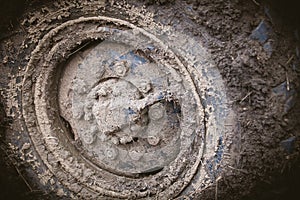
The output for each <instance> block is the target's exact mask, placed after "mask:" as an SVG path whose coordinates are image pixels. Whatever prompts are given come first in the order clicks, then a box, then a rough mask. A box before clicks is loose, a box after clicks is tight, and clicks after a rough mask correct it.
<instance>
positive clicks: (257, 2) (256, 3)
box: [252, 0, 260, 6]
mask: <svg viewBox="0 0 300 200" xmlns="http://www.w3.org/2000/svg"><path fill="white" fill-rule="evenodd" d="M252 1H253V3H255V4H256V5H257V6H259V5H260V4H259V3H258V2H257V1H255V0H252Z"/></svg>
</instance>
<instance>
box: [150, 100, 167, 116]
mask: <svg viewBox="0 0 300 200" xmlns="http://www.w3.org/2000/svg"><path fill="white" fill-rule="evenodd" d="M164 114H165V108H164V107H163V106H162V105H161V104H160V103H158V104H154V105H153V106H151V107H150V109H149V117H150V119H151V120H159V119H161V118H163V117H164Z"/></svg>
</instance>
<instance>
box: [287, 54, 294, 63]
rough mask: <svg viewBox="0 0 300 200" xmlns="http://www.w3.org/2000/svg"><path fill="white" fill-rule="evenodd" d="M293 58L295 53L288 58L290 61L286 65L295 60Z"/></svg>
mask: <svg viewBox="0 0 300 200" xmlns="http://www.w3.org/2000/svg"><path fill="white" fill-rule="evenodd" d="M293 58H294V55H292V56H291V57H290V58H289V59H288V61H286V63H285V65H288V64H289V63H290V62H291V61H292V60H293Z"/></svg>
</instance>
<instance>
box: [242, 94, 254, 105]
mask: <svg viewBox="0 0 300 200" xmlns="http://www.w3.org/2000/svg"><path fill="white" fill-rule="evenodd" d="M251 94H252V92H249V93H248V94H247V95H246V96H245V97H244V98H242V100H241V101H240V103H242V102H243V101H245V100H246V99H247V98H248V97H249V96H250V95H251Z"/></svg>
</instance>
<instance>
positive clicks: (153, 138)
mask: <svg viewBox="0 0 300 200" xmlns="http://www.w3.org/2000/svg"><path fill="white" fill-rule="evenodd" d="M107 22H109V23H110V25H109V26H108V27H107V26H105V25H106V23H107ZM87 25H88V26H87ZM121 26H122V28H120V27H121ZM77 27H81V29H80V30H81V31H80V32H78V33H76V34H72V32H73V31H76V28H77ZM61 35H65V36H66V37H63V38H62V37H61ZM71 35H72V37H71ZM99 39H100V40H101V41H102V42H100V43H99V44H98V45H97V46H96V47H93V49H92V50H90V51H89V53H87V55H85V57H84V58H83V59H82V60H81V61H80V64H78V63H77V64H78V65H76V67H75V73H74V74H73V77H72V76H71V77H70V76H63V77H61V76H60V75H59V74H60V72H61V71H62V70H61V66H62V65H64V61H66V60H67V59H68V58H69V56H70V55H72V53H73V52H74V49H76V48H77V46H78V45H80V44H83V43H84V42H90V41H94V40H99ZM99 52H100V53H101V55H100V56H99V55H97V53H98V54H99ZM112 52H113V53H116V54H118V56H115V57H112ZM177 54H178V52H177V53H174V52H173V51H172V50H171V49H170V48H169V47H168V45H166V44H164V42H163V41H161V40H160V39H158V38H157V37H155V36H154V35H152V34H151V33H149V32H147V31H145V30H144V29H141V28H138V27H136V26H135V25H133V24H130V23H129V22H127V21H123V20H119V19H113V18H108V17H89V18H79V19H76V20H72V21H68V22H66V23H64V24H62V25H60V26H59V27H57V28H55V29H54V30H52V31H50V32H49V33H48V34H47V35H46V36H45V37H44V38H43V40H41V42H40V43H39V45H38V47H37V48H36V49H35V51H34V52H33V53H32V57H31V60H30V62H29V64H28V67H27V71H26V76H25V78H24V84H23V91H24V92H23V114H24V118H25V121H26V126H27V128H28V130H29V132H30V134H31V137H32V140H33V142H34V143H35V146H36V149H37V151H38V152H39V154H40V155H41V157H42V159H43V160H44V161H46V165H47V166H48V168H49V169H50V170H51V171H52V173H56V174H58V173H60V174H63V175H62V177H68V178H66V179H63V178H62V182H63V184H65V185H66V183H64V181H67V180H69V179H72V178H75V179H76V180H77V181H78V182H79V183H78V184H79V185H81V184H82V185H85V186H86V187H88V188H90V189H91V191H95V192H98V193H100V194H101V195H106V196H111V197H116V198H132V197H146V196H149V195H150V196H151V195H153V194H160V195H161V196H164V195H167V196H168V197H174V196H177V195H178V194H179V193H180V192H182V191H183V190H184V189H185V188H186V186H187V185H188V184H190V182H192V179H193V177H194V176H195V175H197V176H201V177H202V176H204V175H203V174H205V171H201V170H199V164H200V162H201V159H202V157H203V153H204V150H205V151H206V152H205V153H206V154H207V155H210V156H214V154H212V152H214V151H215V147H216V146H215V145H213V147H207V144H208V143H207V141H206V140H207V139H208V141H210V142H211V141H218V139H219V137H220V136H222V135H223V133H222V131H220V132H218V133H216V131H215V132H214V131H212V130H211V129H207V127H205V125H206V124H207V123H208V122H210V124H211V125H212V127H214V128H215V129H217V127H218V124H217V123H224V122H215V120H217V119H215V118H214V117H213V115H212V114H211V115H209V113H208V111H206V109H205V108H207V107H208V106H209V105H210V104H211V102H213V101H220V102H217V103H216V104H215V105H217V106H220V108H217V107H213V108H214V109H222V110H223V109H224V108H223V107H221V106H224V107H225V105H222V104H220V103H223V102H224V101H225V100H224V99H222V98H223V97H222V95H224V94H222V95H219V96H220V97H219V98H220V99H219V100H215V99H214V100H211V99H209V98H206V97H205V95H203V94H202V93H201V92H200V91H199V90H201V87H203V86H199V83H197V81H199V82H201V81H203V82H204V83H205V81H207V80H205V77H204V76H205V75H199V74H197V73H195V72H192V70H191V69H189V66H187V65H186V64H183V63H182V62H181V61H180V59H179V57H178V55H177ZM42 55H43V56H42ZM126 56H127V57H126ZM181 56H182V57H185V55H184V54H183V55H181ZM134 62H137V63H134ZM203 62H204V61H203ZM70 63H71V64H70ZM75 63H76V62H75ZM95 63H98V64H97V65H95ZM99 63H100V64H99ZM70 65H72V60H71V61H69V65H67V67H66V69H65V74H68V73H66V72H68V69H69V66H70ZM134 65H135V66H134ZM36 66H41V67H40V68H38V69H37V68H36ZM73 67H74V66H73ZM133 69H134V70H135V71H134V72H133ZM146 71H147V72H148V73H143V72H146ZM209 73H213V72H209ZM60 79H61V82H60ZM202 79H203V80H202ZM208 81H209V80H208ZM58 82H60V83H66V84H67V85H68V84H69V85H68V86H71V88H70V89H71V90H67V91H66V92H65V93H67V94H68V95H69V96H64V94H62V93H64V91H63V90H64V89H62V88H60V86H58V84H57V83H58ZM70 84H71V85H70ZM210 84H212V85H213V84H214V83H210ZM218 84H219V83H218ZM61 85H64V84H61ZM206 85H207V84H206ZM32 88H33V89H32ZM57 91H60V94H58V92H57ZM201 95H202V96H201ZM60 98H61V99H60ZM214 98H218V97H214ZM203 99H205V102H202V100H203ZM215 105H214V106H215ZM212 110H213V109H212ZM224 112H225V111H224V110H223V115H225V114H224ZM129 115H130V116H129ZM59 116H62V117H63V118H65V120H67V121H68V122H69V123H70V125H71V127H72V129H73V131H74V133H75V139H76V141H77V142H78V144H79V145H76V146H77V147H75V146H74V145H73V142H72V141H70V139H69V138H68V137H67V131H68V130H67V129H66V128H65V127H64V126H63V123H62V122H61V120H60V117H59ZM130 117H131V118H130ZM205 117H206V119H205ZM219 117H220V116H219ZM36 125H38V128H37V127H36ZM132 125H134V126H132ZM157 128H158V129H157ZM207 130H208V132H207ZM41 139H42V140H41ZM205 143H206V145H204V144H205ZM80 144H81V145H80ZM45 146H46V148H45ZM78 146H79V147H78ZM48 155H53V157H54V158H55V159H54V160H51V161H50V160H48V159H47V157H48ZM187 157H189V159H186V158H187ZM58 162H59V163H60V165H61V167H57V163H58ZM197 171H198V172H197ZM199 171H201V172H203V174H199V173H200V172H199ZM122 175H125V177H123V176H122ZM150 175H151V176H150ZM90 177H92V178H90ZM124 182H126V183H127V184H124ZM196 182H197V184H200V183H198V182H199V181H196ZM200 182H201V183H202V182H203V180H201V179H200ZM145 185H146V186H145ZM145 187H146V189H143V188H145Z"/></svg>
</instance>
